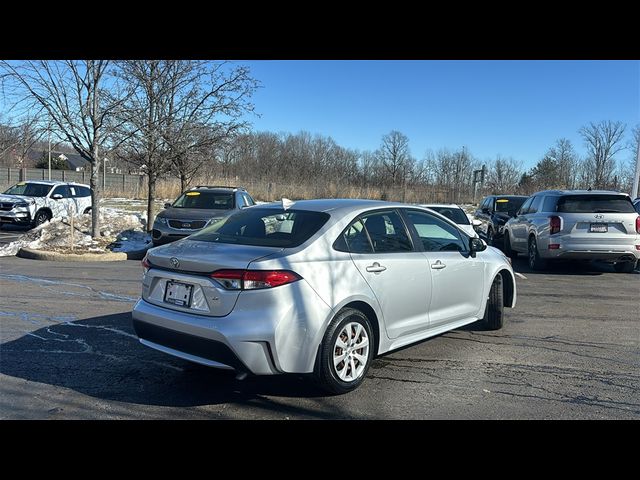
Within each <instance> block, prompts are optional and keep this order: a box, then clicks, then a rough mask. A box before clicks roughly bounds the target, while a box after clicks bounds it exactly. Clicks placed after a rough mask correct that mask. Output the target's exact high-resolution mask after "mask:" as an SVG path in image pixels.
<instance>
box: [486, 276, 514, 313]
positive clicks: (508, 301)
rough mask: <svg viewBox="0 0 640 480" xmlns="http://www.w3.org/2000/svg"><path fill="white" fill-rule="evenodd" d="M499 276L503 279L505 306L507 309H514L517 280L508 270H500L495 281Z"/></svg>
mask: <svg viewBox="0 0 640 480" xmlns="http://www.w3.org/2000/svg"><path fill="white" fill-rule="evenodd" d="M498 275H500V276H501V277H502V288H503V304H504V306H505V307H508V308H513V307H514V306H515V303H516V279H515V277H514V276H513V274H512V273H511V272H510V271H509V270H507V269H506V268H503V269H502V270H500V271H499V272H498V273H497V274H496V275H495V276H494V277H493V280H495V278H496V277H497V276H498ZM493 280H491V284H493Z"/></svg>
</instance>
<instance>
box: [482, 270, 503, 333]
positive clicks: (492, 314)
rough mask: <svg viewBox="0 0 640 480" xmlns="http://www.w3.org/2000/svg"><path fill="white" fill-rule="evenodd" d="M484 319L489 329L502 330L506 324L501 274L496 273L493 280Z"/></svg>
mask: <svg viewBox="0 0 640 480" xmlns="http://www.w3.org/2000/svg"><path fill="white" fill-rule="evenodd" d="M482 321H483V323H484V326H485V328H486V329H487V330H500V329H501V328H502V327H503V326H504V288H503V280H502V275H501V274H498V275H496V278H495V279H494V280H493V284H492V285H491V290H490V291H489V298H488V299H487V306H486V307H485V309H484V317H483V318H482Z"/></svg>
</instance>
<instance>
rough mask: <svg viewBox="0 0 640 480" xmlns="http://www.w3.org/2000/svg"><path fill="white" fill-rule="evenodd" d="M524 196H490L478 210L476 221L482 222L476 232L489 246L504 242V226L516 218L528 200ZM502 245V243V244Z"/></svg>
mask: <svg viewBox="0 0 640 480" xmlns="http://www.w3.org/2000/svg"><path fill="white" fill-rule="evenodd" d="M527 198H528V197H527V196H524V195H489V196H488V197H485V198H484V199H483V200H482V202H480V206H479V207H478V209H477V210H476V213H475V215H474V219H475V220H478V221H479V222H480V225H478V226H477V227H475V229H476V231H477V232H478V234H479V235H480V238H483V239H485V240H486V241H487V243H488V244H489V245H493V244H494V242H496V243H498V242H499V241H500V240H502V237H503V234H504V224H505V223H507V221H508V220H509V219H510V218H511V217H514V216H515V214H516V212H517V211H518V209H519V208H520V207H521V206H522V204H523V203H524V201H525V200H526V199H527ZM500 245H502V243H500Z"/></svg>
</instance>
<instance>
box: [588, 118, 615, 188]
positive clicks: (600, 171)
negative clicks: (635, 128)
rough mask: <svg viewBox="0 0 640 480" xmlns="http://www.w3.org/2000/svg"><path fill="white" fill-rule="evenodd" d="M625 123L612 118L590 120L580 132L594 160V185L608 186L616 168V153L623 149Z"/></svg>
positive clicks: (596, 186)
mask: <svg viewBox="0 0 640 480" xmlns="http://www.w3.org/2000/svg"><path fill="white" fill-rule="evenodd" d="M624 130H625V125H624V124H623V123H622V122H612V121H610V120H607V121H604V120H603V121H601V122H600V123H597V124H596V123H593V122H590V123H589V125H586V126H584V127H582V128H581V129H580V130H579V133H580V134H581V135H582V137H583V138H584V142H585V145H586V147H587V151H588V153H589V158H590V160H591V162H592V165H591V166H592V167H593V168H594V171H593V186H594V187H595V188H607V187H608V186H609V183H610V180H611V176H612V174H613V171H614V169H615V159H614V157H615V155H616V154H617V153H618V152H620V151H621V150H623V149H624V148H625V146H624V145H623V143H622V140H623V135H624Z"/></svg>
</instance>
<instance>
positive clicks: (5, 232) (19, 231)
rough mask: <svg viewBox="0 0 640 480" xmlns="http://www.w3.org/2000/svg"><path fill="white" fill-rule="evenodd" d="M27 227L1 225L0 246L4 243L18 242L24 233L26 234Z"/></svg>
mask: <svg viewBox="0 0 640 480" xmlns="http://www.w3.org/2000/svg"><path fill="white" fill-rule="evenodd" d="M28 231H29V228H27V227H17V226H15V225H2V228H1V229H0V245H3V244H5V243H11V242H15V241H16V240H18V239H19V238H20V237H21V236H22V235H24V234H25V232H28Z"/></svg>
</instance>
